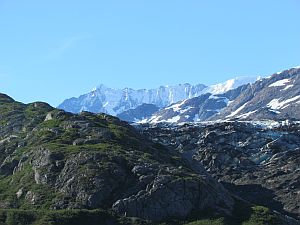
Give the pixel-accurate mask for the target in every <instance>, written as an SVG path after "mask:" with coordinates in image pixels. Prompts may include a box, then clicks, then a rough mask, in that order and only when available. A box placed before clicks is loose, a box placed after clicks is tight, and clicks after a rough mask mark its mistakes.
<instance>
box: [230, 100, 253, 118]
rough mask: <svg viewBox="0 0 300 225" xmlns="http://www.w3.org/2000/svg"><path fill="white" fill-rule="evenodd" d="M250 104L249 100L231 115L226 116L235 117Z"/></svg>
mask: <svg viewBox="0 0 300 225" xmlns="http://www.w3.org/2000/svg"><path fill="white" fill-rule="evenodd" d="M247 104H248V102H246V103H245V104H244V105H242V106H241V107H239V108H238V109H237V110H235V111H234V112H232V113H231V114H230V115H228V116H226V118H230V117H234V116H235V115H237V114H238V113H239V112H240V111H242V110H243V109H244V108H245V106H246V105H247Z"/></svg>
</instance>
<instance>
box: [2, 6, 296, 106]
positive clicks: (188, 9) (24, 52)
mask: <svg viewBox="0 0 300 225" xmlns="http://www.w3.org/2000/svg"><path fill="white" fill-rule="evenodd" d="M299 64H300V1H299V0H245V1H241V0H226V1H225V0H106V1H104V0H85V1H83V0H81V1H76V0H43V1H41V0H26V1H24V0H13V1H12V0H0V92H4V93H7V94H9V95H10V96H12V97H14V98H15V99H16V100H19V101H23V102H32V101H36V100H42V101H47V102H49V103H50V104H52V105H54V106H57V105H58V104H59V103H60V102H61V101H62V100H64V99H65V98H69V97H72V96H78V95H80V94H83V93H86V92H88V91H90V90H91V89H92V88H93V87H94V86H97V85H98V84H101V83H103V84H105V85H107V86H110V87H114V88H122V87H132V88H151V87H156V86H158V85H165V84H169V85H172V84H178V83H187V82H188V83H192V84H196V83H204V84H212V83H216V82H219V81H224V80H227V79H230V78H232V77H234V76H247V75H251V76H252V75H269V74H272V73H273V72H277V71H280V70H282V69H285V68H290V67H293V66H298V65H299Z"/></svg>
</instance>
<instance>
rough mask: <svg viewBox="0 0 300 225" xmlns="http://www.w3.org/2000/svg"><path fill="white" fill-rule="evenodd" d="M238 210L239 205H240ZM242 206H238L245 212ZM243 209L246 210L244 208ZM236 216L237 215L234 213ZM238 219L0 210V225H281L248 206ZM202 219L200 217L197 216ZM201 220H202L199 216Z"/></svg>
mask: <svg viewBox="0 0 300 225" xmlns="http://www.w3.org/2000/svg"><path fill="white" fill-rule="evenodd" d="M240 206H241V205H240ZM245 207H246V206H245V205H244V206H242V208H243V209H245ZM246 208H247V207H246ZM235 213H237V212H235ZM245 213H246V214H247V215H248V216H247V217H245V218H242V217H241V215H239V214H235V215H233V216H232V217H227V218H217V217H214V216H211V218H202V219H201V218H199V219H190V221H189V222H188V221H181V220H172V221H167V222H164V223H154V222H149V221H148V222H147V221H143V220H140V219H137V218H125V217H119V216H117V215H115V214H114V213H112V212H110V211H105V210H100V209H98V210H19V209H18V210H16V209H7V210H6V209H2V210H0V225H100V224H101V225H105V224H107V225H108V224H114V225H284V224H283V223H282V222H280V221H279V220H278V218H277V217H276V216H275V214H274V213H272V212H271V211H270V210H269V209H267V208H265V207H261V206H252V207H250V208H248V211H247V212H242V214H243V215H245ZM201 215H202V213H201ZM202 217H206V216H203V215H202Z"/></svg>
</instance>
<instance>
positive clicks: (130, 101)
mask: <svg viewBox="0 0 300 225" xmlns="http://www.w3.org/2000/svg"><path fill="white" fill-rule="evenodd" d="M256 79H257V77H237V78H234V79H230V80H228V81H226V82H224V83H220V84H215V85H211V86H206V85H204V84H197V85H191V84H188V83H186V84H179V85H174V86H160V87H158V88H153V89H139V90H134V89H131V88H124V89H113V88H109V87H106V86H104V85H100V86H98V87H97V88H94V89H93V90H92V91H91V92H89V93H87V94H84V95H81V96H79V97H78V98H75V97H73V98H70V99H67V100H65V101H64V102H63V103H61V104H60V105H59V106H58V108H60V109H63V110H65V111H68V112H72V113H79V112H81V111H89V112H94V113H107V114H110V115H119V114H122V113H123V112H125V114H126V111H128V110H131V112H130V114H132V113H133V112H132V110H134V109H136V108H137V107H139V106H141V105H143V104H152V105H154V106H156V107H158V108H164V107H166V106H169V105H171V104H173V103H176V102H178V101H181V100H185V99H190V98H193V97H198V96H200V95H202V94H205V93H213V94H221V93H224V92H226V91H229V90H231V89H234V88H236V87H238V86H240V85H243V84H245V83H249V82H254V81H255V80H256ZM138 111H139V112H140V113H141V110H140V108H139V109H138ZM134 115H136V118H133V119H138V118H143V117H145V116H147V115H143V113H142V114H139V115H137V114H136V113H134Z"/></svg>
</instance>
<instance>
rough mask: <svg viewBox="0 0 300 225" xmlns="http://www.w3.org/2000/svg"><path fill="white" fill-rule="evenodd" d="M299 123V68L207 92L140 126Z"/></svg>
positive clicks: (171, 107) (169, 107) (171, 108)
mask: <svg viewBox="0 0 300 225" xmlns="http://www.w3.org/2000/svg"><path fill="white" fill-rule="evenodd" d="M284 119H296V120H300V68H299V67H295V68H291V69H289V70H285V71H282V72H278V73H275V74H273V75H272V76H270V77H267V78H261V79H258V80H257V81H256V82H254V83H249V84H245V85H242V86H239V87H238V88H236V89H231V90H229V91H227V92H224V93H222V94H212V93H207V94H203V95H200V96H198V97H195V98H191V99H186V100H183V101H180V102H177V103H175V104H172V105H171V106H168V107H165V108H163V109H161V110H160V111H158V112H156V113H155V114H153V115H152V116H151V117H149V118H147V119H144V120H142V121H140V122H142V123H180V122H199V121H208V120H210V121H215V120H284Z"/></svg>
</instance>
